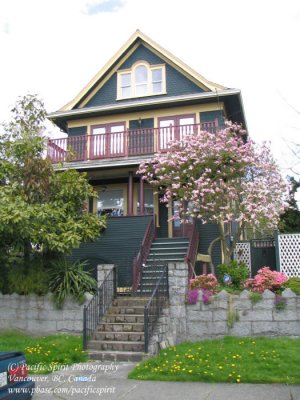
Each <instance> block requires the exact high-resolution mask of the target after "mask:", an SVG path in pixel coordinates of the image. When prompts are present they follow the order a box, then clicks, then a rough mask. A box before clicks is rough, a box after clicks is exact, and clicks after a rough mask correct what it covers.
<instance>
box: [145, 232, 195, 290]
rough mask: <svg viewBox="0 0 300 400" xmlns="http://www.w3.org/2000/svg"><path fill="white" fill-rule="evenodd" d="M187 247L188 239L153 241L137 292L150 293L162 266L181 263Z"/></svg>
mask: <svg viewBox="0 0 300 400" xmlns="http://www.w3.org/2000/svg"><path fill="white" fill-rule="evenodd" d="M188 246H189V239H188V238H172V239H168V238H166V239H161V238H159V239H155V240H154V241H153V243H152V246H151V249H150V253H149V256H148V259H147V262H146V265H145V267H144V268H143V274H142V278H141V284H140V286H139V290H142V291H143V292H144V293H148V292H149V295H150V293H152V291H153V289H154V288H155V285H156V283H157V279H158V278H159V276H160V275H161V273H162V268H163V266H164V265H166V264H168V263H172V262H174V263H175V262H183V261H184V258H185V256H186V254H187V250H188Z"/></svg>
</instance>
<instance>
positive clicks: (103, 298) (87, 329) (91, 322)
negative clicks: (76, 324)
mask: <svg viewBox="0 0 300 400" xmlns="http://www.w3.org/2000/svg"><path fill="white" fill-rule="evenodd" d="M116 294H117V268H116V267H115V266H114V267H113V268H112V270H111V271H110V272H109V273H108V275H107V276H106V278H105V279H104V281H103V282H102V284H101V286H100V287H98V289H97V292H96V294H95V295H94V296H93V298H92V299H91V301H90V302H89V303H88V304H87V305H86V306H84V308H83V349H84V350H86V348H87V342H88V340H90V339H91V337H92V335H93V334H94V332H95V330H96V328H97V326H98V324H99V323H100V321H101V319H102V317H103V316H104V315H105V313H106V311H107V310H108V308H109V306H110V305H111V303H112V301H113V299H114V298H115V297H116Z"/></svg>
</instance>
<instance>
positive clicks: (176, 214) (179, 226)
mask: <svg viewBox="0 0 300 400" xmlns="http://www.w3.org/2000/svg"><path fill="white" fill-rule="evenodd" d="M180 205H181V203H180V202H179V201H174V202H173V218H174V219H173V237H190V235H191V232H192V229H193V226H194V221H193V219H191V218H190V219H189V221H188V222H181V219H180Z"/></svg>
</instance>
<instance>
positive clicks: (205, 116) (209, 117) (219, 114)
mask: <svg viewBox="0 0 300 400" xmlns="http://www.w3.org/2000/svg"><path fill="white" fill-rule="evenodd" d="M224 118H225V116H224V113H223V111H222V110H216V111H204V112H200V122H201V123H202V122H212V121H214V120H216V119H217V120H218V125H219V128H224V126H225V125H224Z"/></svg>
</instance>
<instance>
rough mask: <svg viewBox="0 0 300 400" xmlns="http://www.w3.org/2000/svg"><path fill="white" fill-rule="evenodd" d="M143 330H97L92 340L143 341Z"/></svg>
mask: <svg viewBox="0 0 300 400" xmlns="http://www.w3.org/2000/svg"><path fill="white" fill-rule="evenodd" d="M144 337H145V336H144V332H107V331H100V332H99V331H98V332H96V333H95V335H94V340H110V341H112V340H116V341H121V342H125V341H128V342H140V341H143V342H144Z"/></svg>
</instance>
